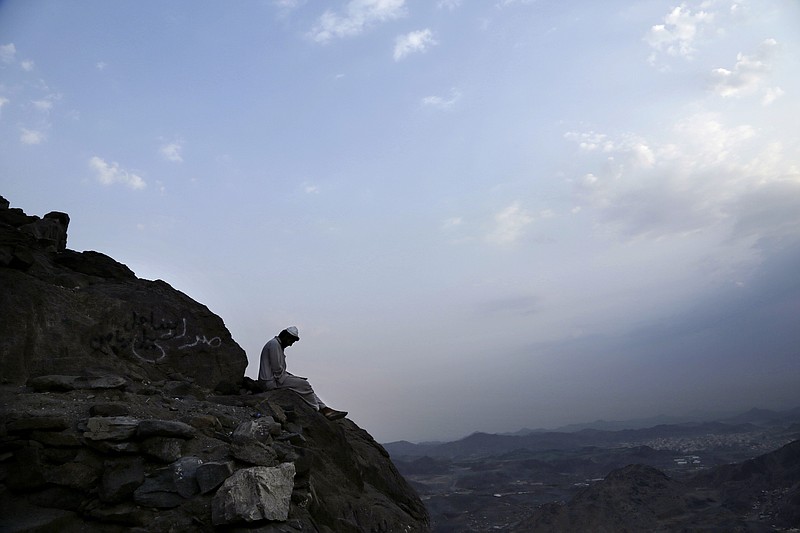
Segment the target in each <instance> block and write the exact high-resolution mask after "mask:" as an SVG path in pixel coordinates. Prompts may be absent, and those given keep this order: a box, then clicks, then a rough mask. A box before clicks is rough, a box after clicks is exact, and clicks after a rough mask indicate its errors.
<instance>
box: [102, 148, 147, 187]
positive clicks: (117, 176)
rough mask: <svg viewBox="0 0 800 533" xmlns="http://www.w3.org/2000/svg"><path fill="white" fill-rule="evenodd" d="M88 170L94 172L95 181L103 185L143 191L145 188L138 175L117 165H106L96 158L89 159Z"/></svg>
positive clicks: (103, 161)
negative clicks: (120, 185) (118, 185)
mask: <svg viewBox="0 0 800 533" xmlns="http://www.w3.org/2000/svg"><path fill="white" fill-rule="evenodd" d="M89 168H91V169H92V170H93V171H94V173H95V178H97V181H99V182H100V183H102V184H103V185H114V184H116V183H120V184H122V185H125V186H127V187H130V188H131V189H135V190H139V189H144V188H145V187H146V186H147V184H146V183H145V181H144V180H143V179H142V178H141V177H140V176H139V175H137V174H134V173H132V172H128V171H127V170H124V169H122V168H120V166H119V164H118V163H114V162H112V163H107V162H106V161H105V160H103V159H102V158H100V157H97V156H93V157H92V158H91V159H89Z"/></svg>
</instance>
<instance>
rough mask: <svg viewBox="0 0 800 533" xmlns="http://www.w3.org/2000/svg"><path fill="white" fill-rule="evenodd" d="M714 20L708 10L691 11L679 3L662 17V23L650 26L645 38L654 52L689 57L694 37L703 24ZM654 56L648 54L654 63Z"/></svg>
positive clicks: (693, 45)
mask: <svg viewBox="0 0 800 533" xmlns="http://www.w3.org/2000/svg"><path fill="white" fill-rule="evenodd" d="M713 20H714V14H713V13H710V12H708V11H692V9H691V8H689V7H687V5H686V4H685V3H684V4H681V5H679V6H677V7H675V8H673V9H672V11H670V12H669V14H667V15H666V16H665V17H664V23H663V24H656V25H654V26H652V27H651V28H650V31H649V32H648V33H647V36H646V37H645V40H646V41H647V43H648V44H649V45H650V46H651V47H653V49H654V50H655V51H656V52H662V53H666V54H668V55H670V56H677V57H684V58H691V57H692V55H693V54H694V52H695V39H696V38H697V36H698V33H699V32H700V30H701V29H702V27H703V26H705V25H708V24H710V23H711V22H712V21H713ZM655 60H656V56H655V55H651V56H650V62H651V63H655Z"/></svg>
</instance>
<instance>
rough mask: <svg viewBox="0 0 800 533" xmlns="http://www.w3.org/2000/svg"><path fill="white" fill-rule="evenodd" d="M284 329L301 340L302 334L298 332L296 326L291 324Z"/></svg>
mask: <svg viewBox="0 0 800 533" xmlns="http://www.w3.org/2000/svg"><path fill="white" fill-rule="evenodd" d="M284 331H285V332H286V333H288V334H289V335H291V336H292V337H295V338H296V339H298V340H300V334H299V333H298V332H297V327H296V326H289V327H288V328H286V329H285V330H284Z"/></svg>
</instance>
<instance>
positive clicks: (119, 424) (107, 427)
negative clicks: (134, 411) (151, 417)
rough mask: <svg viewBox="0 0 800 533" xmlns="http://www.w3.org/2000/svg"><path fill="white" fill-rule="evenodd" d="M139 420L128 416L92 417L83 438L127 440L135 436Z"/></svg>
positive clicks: (87, 423)
mask: <svg viewBox="0 0 800 533" xmlns="http://www.w3.org/2000/svg"><path fill="white" fill-rule="evenodd" d="M138 427H139V420H138V419H136V418H133V417H130V416H93V417H92V418H90V419H89V420H88V421H87V422H86V432H85V433H84V434H83V436H84V437H85V438H87V439H89V440H117V441H119V440H128V439H130V438H131V437H133V436H134V435H135V434H136V428H138Z"/></svg>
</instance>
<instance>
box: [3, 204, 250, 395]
mask: <svg viewBox="0 0 800 533" xmlns="http://www.w3.org/2000/svg"><path fill="white" fill-rule="evenodd" d="M7 206H8V202H7V201H0V287H2V291H0V310H2V312H3V320H2V322H0V375H1V376H2V379H3V381H4V382H5V383H14V384H22V383H25V382H26V381H27V380H28V379H30V378H32V377H38V376H45V375H66V376H78V375H80V376H83V377H102V376H103V375H106V374H112V375H118V376H125V377H129V378H131V379H135V380H139V381H143V380H163V379H166V378H168V377H169V376H170V375H178V376H180V377H179V379H183V378H187V379H189V380H191V381H193V382H194V383H195V384H197V385H200V386H202V387H206V388H214V387H218V386H230V384H235V383H238V382H240V381H241V379H242V376H243V374H244V370H245V367H246V366H247V356H246V355H245V353H244V351H243V350H242V349H241V347H239V345H238V344H236V342H235V341H234V340H233V339H232V338H231V334H230V332H229V331H228V329H227V328H226V327H225V324H224V323H223V322H222V320H221V319H220V318H219V317H218V316H216V315H215V314H213V313H212V312H211V311H209V310H208V308H207V307H205V306H204V305H202V304H200V303H198V302H196V301H194V300H192V299H191V298H189V297H188V296H186V295H185V294H183V293H182V292H180V291H177V290H175V289H173V288H172V287H171V286H169V285H168V284H167V283H165V282H164V281H148V280H143V279H138V278H137V277H136V276H135V274H134V273H133V272H132V271H131V270H130V269H129V268H128V267H126V266H125V265H123V264H121V263H118V262H117V261H115V260H113V259H111V258H110V257H108V256H106V255H103V254H101V253H98V252H92V251H87V252H75V251H73V250H69V249H67V248H66V242H67V226H68V225H69V216H68V215H66V214H65V213H59V212H53V213H48V214H47V215H45V216H44V218H42V219H39V217H35V216H28V215H26V214H25V213H23V212H22V211H21V210H20V209H10V208H8V207H7Z"/></svg>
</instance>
